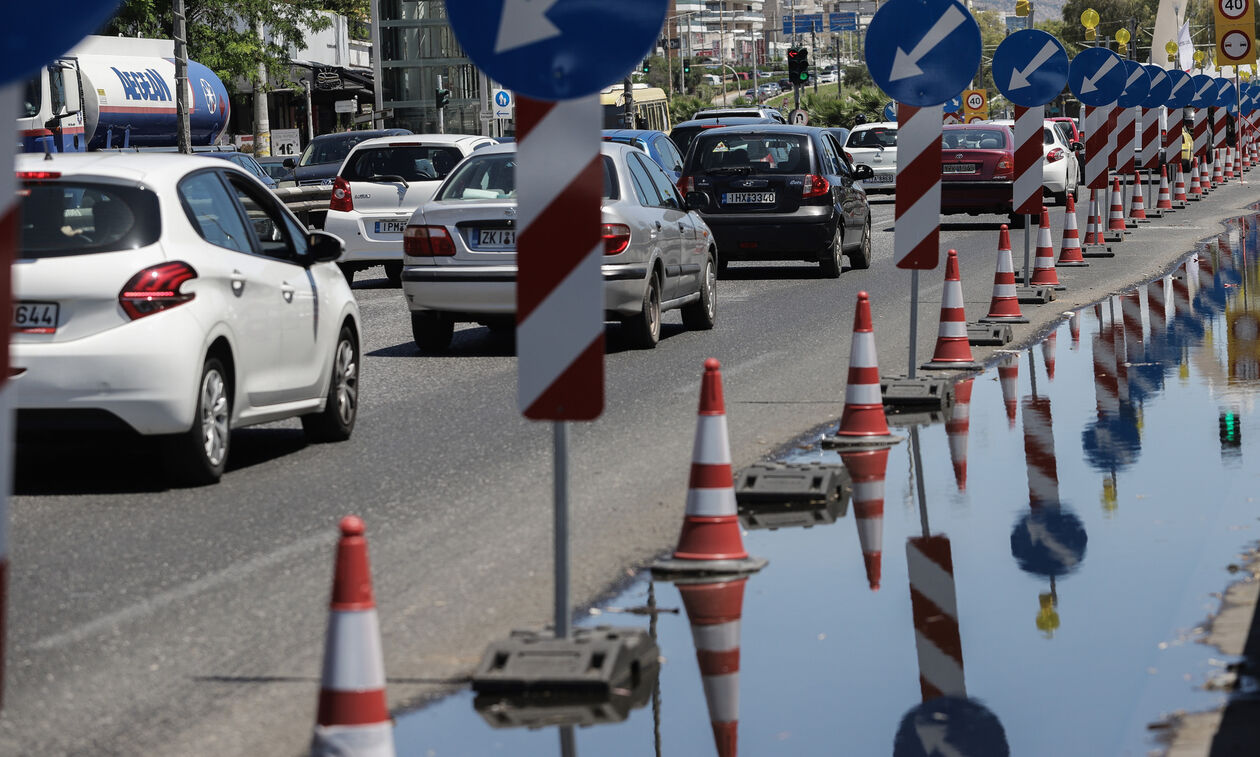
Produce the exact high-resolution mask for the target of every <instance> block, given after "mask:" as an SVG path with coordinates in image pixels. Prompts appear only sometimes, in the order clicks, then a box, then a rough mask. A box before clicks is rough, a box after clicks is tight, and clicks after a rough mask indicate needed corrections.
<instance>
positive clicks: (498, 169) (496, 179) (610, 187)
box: [434, 153, 617, 200]
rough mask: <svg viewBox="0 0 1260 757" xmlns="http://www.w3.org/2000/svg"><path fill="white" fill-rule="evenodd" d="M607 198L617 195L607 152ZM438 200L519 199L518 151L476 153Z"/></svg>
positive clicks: (605, 181)
mask: <svg viewBox="0 0 1260 757" xmlns="http://www.w3.org/2000/svg"><path fill="white" fill-rule="evenodd" d="M603 165H604V192H603V196H604V198H605V199H610V200H615V199H617V183H616V181H615V180H614V177H615V176H616V169H615V168H614V167H613V163H612V159H610V158H609V157H608V156H607V155H605V156H604V160H603ZM434 199H435V200H500V199H513V200H514V199H516V153H498V154H495V155H473V156H471V157H469V158H468V160H466V161H464V162H463V163H461V164H460V165H459V167H458V168H456V169H455V172H454V173H452V174H451V175H450V176H449V177H448V178H447V180H446V183H445V184H443V185H442V188H441V189H439V190H438V193H437V196H436V197H435V198H434Z"/></svg>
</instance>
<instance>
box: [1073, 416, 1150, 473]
mask: <svg viewBox="0 0 1260 757" xmlns="http://www.w3.org/2000/svg"><path fill="white" fill-rule="evenodd" d="M1081 447H1082V450H1083V451H1084V453H1085V461H1086V462H1087V463H1089V464H1090V466H1091V467H1093V468H1095V469H1097V470H1100V471H1113V470H1120V469H1122V468H1127V467H1129V466H1130V465H1132V464H1133V463H1135V462H1137V458H1138V454H1139V453H1140V452H1141V451H1142V437H1141V436H1140V435H1139V434H1138V427H1137V418H1136V417H1134V415H1133V410H1132V409H1130V408H1125V409H1123V410H1122V411H1121V414H1120V415H1119V416H1107V417H1105V418H1100V419H1099V420H1097V421H1095V422H1093V423H1091V424H1089V425H1088V426H1086V427H1085V430H1084V431H1082V432H1081Z"/></svg>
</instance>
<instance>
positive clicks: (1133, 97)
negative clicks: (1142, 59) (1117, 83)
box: [1116, 60, 1151, 108]
mask: <svg viewBox="0 0 1260 757" xmlns="http://www.w3.org/2000/svg"><path fill="white" fill-rule="evenodd" d="M1150 91H1151V77H1150V76H1149V75H1147V73H1146V69H1145V68H1142V64H1141V63H1138V62H1136V61H1131V60H1126V61H1125V62H1124V89H1122V90H1121V91H1120V96H1119V97H1118V98H1116V105H1119V106H1120V107H1121V108H1136V107H1137V106H1139V105H1141V104H1142V101H1143V100H1145V99H1146V95H1147V93H1149V92H1150Z"/></svg>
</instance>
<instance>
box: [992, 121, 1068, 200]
mask: <svg viewBox="0 0 1260 757" xmlns="http://www.w3.org/2000/svg"><path fill="white" fill-rule="evenodd" d="M986 123H994V124H999V125H1001V126H1008V127H1010V129H1011V131H1012V132H1014V131H1015V122H1014V121H1013V120H1011V119H1009V118H1006V119H1001V118H999V119H994V120H992V121H987V122H986ZM1084 149H1085V147H1084V145H1081V143H1080V142H1076V143H1070V142H1069V140H1067V139H1066V138H1065V137H1064V136H1063V132H1062V131H1060V130H1059V129H1058V128H1056V127H1055V123H1054V121H1050V120H1046V121H1045V122H1044V123H1043V124H1042V127H1041V193H1042V195H1043V196H1045V197H1046V198H1048V199H1051V200H1053V201H1054V203H1055V204H1056V205H1067V196H1068V193H1069V192H1070V193H1072V195H1073V199H1075V195H1076V188H1077V187H1079V186H1080V183H1081V176H1080V172H1081V168H1080V162H1079V161H1077V160H1076V157H1075V153H1076V152H1077V151H1082V150H1084Z"/></svg>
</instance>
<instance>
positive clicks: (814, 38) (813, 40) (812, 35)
mask: <svg viewBox="0 0 1260 757" xmlns="http://www.w3.org/2000/svg"><path fill="white" fill-rule="evenodd" d="M809 48H810V50H809V51H810V53H811V54H810V56H809V59H810V60H811V61H812V60H814V56H815V55H817V54H818V33H817V32H816V31H814V25H813V24H810V26H809ZM810 65H811V66H813V68H814V75H813V76H811V77H810V79H812V80H813V81H814V94H818V64H817V63H811V64H810ZM838 71H839V69H837V72H838Z"/></svg>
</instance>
